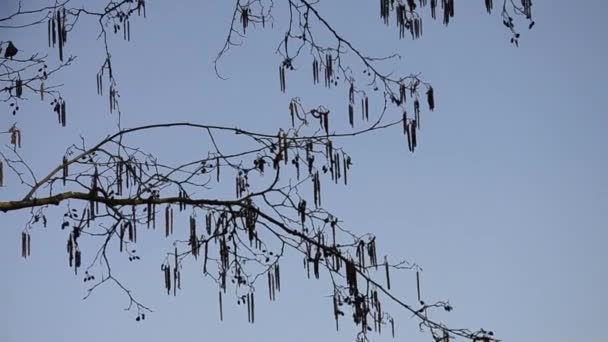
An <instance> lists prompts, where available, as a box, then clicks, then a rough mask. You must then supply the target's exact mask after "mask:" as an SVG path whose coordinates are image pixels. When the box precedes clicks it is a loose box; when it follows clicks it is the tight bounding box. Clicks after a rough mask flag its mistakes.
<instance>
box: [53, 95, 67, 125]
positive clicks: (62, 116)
mask: <svg viewBox="0 0 608 342" xmlns="http://www.w3.org/2000/svg"><path fill="white" fill-rule="evenodd" d="M51 105H52V106H53V111H54V112H55V113H57V121H58V122H59V124H60V125H61V126H63V127H65V125H66V117H67V111H66V103H65V100H64V99H62V98H58V99H55V100H53V101H52V102H51Z"/></svg>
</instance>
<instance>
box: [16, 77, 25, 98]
mask: <svg viewBox="0 0 608 342" xmlns="http://www.w3.org/2000/svg"><path fill="white" fill-rule="evenodd" d="M14 88H15V96H17V97H18V98H21V96H22V95H23V80H22V79H21V77H20V76H17V79H16V80H15V86H14Z"/></svg>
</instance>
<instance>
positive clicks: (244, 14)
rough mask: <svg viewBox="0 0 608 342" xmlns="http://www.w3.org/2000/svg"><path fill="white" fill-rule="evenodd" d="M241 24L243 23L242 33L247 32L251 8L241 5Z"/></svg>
mask: <svg viewBox="0 0 608 342" xmlns="http://www.w3.org/2000/svg"><path fill="white" fill-rule="evenodd" d="M240 10H241V17H240V20H241V24H242V25H243V33H247V27H248V26H249V16H250V15H251V8H249V7H242V8H241V9H240Z"/></svg>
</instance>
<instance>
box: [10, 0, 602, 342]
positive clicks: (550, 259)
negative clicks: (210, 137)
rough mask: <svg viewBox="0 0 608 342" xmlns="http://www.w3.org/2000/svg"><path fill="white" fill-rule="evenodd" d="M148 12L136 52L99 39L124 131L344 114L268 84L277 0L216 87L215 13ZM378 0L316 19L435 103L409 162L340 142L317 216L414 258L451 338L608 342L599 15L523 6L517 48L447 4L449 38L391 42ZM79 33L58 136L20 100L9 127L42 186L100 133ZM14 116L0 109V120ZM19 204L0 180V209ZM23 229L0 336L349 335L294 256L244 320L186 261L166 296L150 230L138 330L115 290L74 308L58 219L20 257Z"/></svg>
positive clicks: (477, 11)
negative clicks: (426, 90) (446, 304)
mask: <svg viewBox="0 0 608 342" xmlns="http://www.w3.org/2000/svg"><path fill="white" fill-rule="evenodd" d="M7 1H8V0H2V5H0V11H2V13H4V11H6V10H7V9H6V8H7V5H6V2H7ZM11 1H12V0H11ZM275 1H276V2H277V3H278V4H279V3H281V2H282V1H280V0H275ZM8 3H10V1H8ZM347 4H348V6H347V7H345V6H346V5H347ZM148 6H149V10H148V19H147V20H146V21H145V22H141V23H139V22H138V23H136V24H134V25H133V26H132V32H131V34H132V38H133V39H132V42H131V43H130V44H128V45H127V44H125V43H124V42H122V40H121V39H116V40H114V41H113V42H112V45H113V49H114V59H115V70H116V73H117V75H118V79H119V82H120V89H121V92H122V94H123V100H122V110H123V113H124V125H125V126H134V125H138V124H144V123H153V122H166V121H186V120H189V121H194V122H200V123H216V124H226V125H229V126H234V125H238V126H239V127H243V128H250V129H258V130H264V131H268V132H275V131H276V128H277V127H278V126H286V125H288V124H289V116H288V113H287V110H286V109H287V104H288V101H289V98H290V96H294V95H298V96H300V97H301V98H302V100H303V102H304V103H305V104H308V105H310V106H312V105H316V104H319V103H323V104H326V105H327V106H328V107H330V108H343V107H344V105H345V103H346V92H345V91H334V92H327V91H325V90H322V89H320V88H318V89H317V88H312V87H311V85H310V83H311V82H310V75H309V73H308V72H304V73H303V74H302V75H300V76H296V77H293V78H294V79H293V80H292V79H289V80H288V82H289V83H288V94H285V95H283V94H281V93H280V92H279V91H278V88H279V85H278V82H277V75H276V69H277V65H278V62H279V57H278V56H276V55H275V54H274V50H275V47H276V44H277V42H278V39H280V36H281V34H282V32H283V31H282V28H283V27H284V23H285V22H284V21H283V20H282V15H281V14H280V13H281V12H278V11H281V10H283V9H284V8H283V7H281V6H278V7H277V12H276V14H275V15H276V16H277V17H278V19H277V22H276V24H275V30H274V31H270V30H259V31H253V30H252V31H251V32H252V34H251V35H250V38H249V39H248V40H247V41H246V43H245V44H244V45H243V46H242V47H240V48H237V49H233V50H232V52H231V53H230V54H228V55H227V56H226V58H225V59H224V60H223V62H222V68H223V70H224V72H225V73H226V74H227V75H228V76H230V77H231V79H230V80H229V81H221V80H219V79H217V78H216V77H215V75H214V73H213V68H212V60H213V58H214V57H215V54H216V53H217V51H218V50H219V49H220V48H221V45H222V42H223V40H224V39H225V34H226V30H227V29H228V24H229V21H228V20H229V18H230V15H231V11H232V5H231V4H230V2H229V1H220V0H213V1H179V2H174V1H149V5H148ZM377 7H378V4H377V1H356V2H353V1H344V0H340V1H338V0H333V1H323V4H322V5H320V6H319V10H320V11H321V12H322V13H324V14H325V16H326V17H327V18H328V19H331V20H332V22H333V23H334V24H335V26H336V28H337V29H338V30H339V31H340V32H342V33H343V35H344V37H345V38H348V39H350V40H351V41H352V42H353V43H354V44H356V45H357V46H359V47H361V49H364V50H366V51H369V52H374V54H376V55H381V54H385V53H391V52H395V51H396V52H399V53H401V54H402V55H403V59H402V60H401V61H400V62H399V63H397V64H395V66H394V68H395V70H399V71H402V72H418V71H420V72H422V73H423V77H424V78H425V79H426V80H428V81H430V82H432V83H433V85H434V87H435V89H436V94H437V110H436V111H435V112H434V113H432V114H430V115H426V116H425V117H424V118H423V119H424V122H423V125H424V126H423V132H422V134H421V137H420V140H421V141H420V144H419V145H420V147H419V149H418V150H417V153H416V154H414V155H411V154H409V153H407V152H406V151H407V146H406V145H405V144H404V143H403V136H402V135H401V134H400V133H399V132H398V129H395V130H392V131H390V132H387V133H386V134H385V133H382V134H375V135H369V136H366V137H363V138H361V139H357V140H353V139H351V140H344V141H343V142H342V144H343V145H344V146H345V148H346V149H347V150H349V151H350V152H351V155H352V156H353V160H354V161H355V163H356V164H355V168H354V169H353V172H352V174H351V175H349V182H350V184H351V185H350V186H349V187H347V188H345V187H342V186H335V187H331V188H330V190H329V189H326V191H325V194H324V196H325V197H324V204H325V205H326V206H327V208H328V209H329V210H332V211H334V212H335V213H336V214H337V215H338V216H339V217H340V218H341V219H343V220H344V221H345V222H346V223H348V224H350V225H351V227H352V229H353V230H355V231H358V232H365V231H372V232H374V233H375V234H376V235H377V236H378V239H379V248H380V249H381V252H382V253H388V254H389V255H392V256H394V257H395V258H397V257H405V258H407V259H408V260H410V261H415V262H417V263H419V264H421V265H422V266H423V267H424V269H425V271H424V277H423V283H424V291H425V295H426V296H428V298H431V299H450V300H451V303H452V305H453V306H454V307H455V310H454V312H453V313H451V314H449V315H447V316H445V318H446V320H447V322H449V323H450V324H451V325H453V326H457V327H470V328H474V329H476V328H479V327H484V328H488V329H493V330H494V331H495V332H496V333H497V334H498V335H499V336H500V337H501V338H503V339H504V340H506V341H518V342H527V341H581V340H586V341H607V340H608V334H607V333H606V329H605V327H604V325H605V323H606V321H608V314H607V313H606V308H608V296H607V295H606V293H605V292H606V290H605V289H606V288H608V252H607V251H606V247H605V246H606V243H607V242H608V232H607V230H608V178H607V176H606V175H608V153H607V152H606V148H607V147H608V138H607V137H606V134H605V131H606V130H607V129H608V115H607V113H606V109H605V108H606V107H605V101H606V90H607V88H606V85H605V82H606V80H607V79H608V68H606V66H605V61H606V60H608V46H607V40H606V28H605V18H604V14H605V13H606V11H608V4H607V3H606V2H605V1H601V0H590V1H580V2H573V1H565V0H555V1H540V0H537V1H535V2H534V11H535V16H536V22H537V25H536V27H535V28H534V30H532V31H525V32H524V35H523V37H522V41H521V44H520V48H518V49H515V48H513V47H512V46H511V45H510V44H509V42H508V35H507V32H506V31H505V30H504V27H503V26H502V24H501V20H500V19H499V17H498V16H497V14H495V15H494V16H491V17H489V16H487V15H485V14H484V13H485V9H484V6H483V2H482V1H475V2H474V3H473V1H459V2H458V3H457V12H458V13H457V16H456V18H455V20H454V21H453V23H452V24H450V27H449V28H448V29H445V28H444V27H443V26H442V25H441V24H440V23H439V22H438V23H434V24H433V25H431V24H430V22H428V23H427V25H426V26H425V35H424V37H423V39H422V40H420V41H415V42H412V41H409V40H403V41H399V40H397V39H396V30H395V28H394V27H390V28H386V27H385V26H384V25H383V24H381V21H380V19H379V18H377V15H376V13H377ZM370 13H373V15H371V16H370ZM81 24H82V25H83V26H82V27H81V30H78V31H77V32H76V33H75V34H74V35H73V36H72V37H71V38H70V41H69V51H70V52H71V53H73V54H75V55H77V56H79V58H78V60H77V62H76V63H75V65H74V67H73V68H71V69H69V70H68V71H66V72H65V73H63V74H62V76H61V77H63V78H62V79H63V80H65V83H66V84H67V86H66V87H65V90H64V91H65V94H66V95H67V97H68V99H69V105H70V117H69V118H68V125H69V127H70V129H60V128H59V127H57V124H56V117H55V116H54V114H53V113H52V112H51V111H50V110H49V109H48V108H47V106H48V105H44V106H38V105H37V104H32V105H25V106H23V110H22V113H20V115H19V116H18V117H17V118H16V119H17V120H18V122H19V125H20V126H21V127H22V129H23V141H24V143H23V145H24V147H23V150H22V152H23V155H24V157H25V158H26V159H27V160H30V161H31V163H32V165H33V166H34V167H35V169H36V170H38V172H39V174H42V172H43V171H45V170H47V169H49V168H50V167H51V166H54V165H56V164H57V163H58V162H60V160H61V156H62V153H63V151H64V150H65V148H66V147H67V146H68V144H70V143H74V142H78V139H79V138H78V136H79V135H80V134H82V135H84V136H85V138H86V139H87V141H88V142H89V143H93V142H94V141H96V140H97V139H98V138H99V137H102V136H104V135H106V134H107V133H110V132H113V130H114V126H113V125H114V121H113V120H114V119H115V117H114V116H110V114H108V112H107V105H106V101H105V100H106V99H105V97H104V98H99V97H97V96H96V95H95V73H96V70H97V67H98V66H99V64H100V63H101V62H102V55H101V50H100V49H101V45H100V44H99V43H97V42H96V41H95V40H94V37H95V36H96V35H95V33H96V31H93V30H94V29H95V26H94V25H95V24H91V25H88V24H86V23H85V22H84V21H83V22H82V23H81ZM45 30H46V29H45V28H40V29H39V32H38V31H29V32H27V33H20V34H17V35H15V34H14V33H13V32H8V31H3V30H0V40H6V39H9V36H10V39H12V40H14V41H15V42H23V41H27V42H28V43H29V44H31V46H44V44H46V32H45ZM36 44H38V45H36ZM165 47H171V49H172V50H174V51H175V52H174V53H172V54H168V53H167V52H166V49H165ZM602 61H604V62H602ZM236 95H238V99H237V98H236ZM203 104H204V105H205V106H204V107H203V106H202V105H203ZM13 121H14V118H13V117H11V115H10V113H7V112H4V109H3V112H1V115H0V127H7V126H8V125H9V124H10V123H12V122H13ZM171 134H173V136H171V139H173V140H174V141H173V142H172V143H171V144H167V143H166V142H159V143H156V144H154V143H151V142H150V141H149V140H141V141H140V142H141V143H142V144H143V143H144V142H145V143H146V144H149V145H146V146H149V150H151V151H157V152H158V153H159V155H160V156H163V157H166V158H168V159H169V160H182V159H185V158H187V157H188V156H189V155H190V154H189V153H201V154H206V146H203V145H201V144H199V143H191V144H190V145H189V146H191V147H189V148H187V149H185V150H184V149H177V148H175V146H176V144H178V143H179V142H188V141H189V140H190V139H193V138H191V137H186V136H184V135H183V134H181V133H180V134H181V135H178V134H175V132H172V133H171ZM43 136H44V137H45V138H44V139H43V138H42V137H43ZM13 184H14V182H13ZM22 194H23V189H20V188H18V187H16V186H12V187H8V188H4V189H2V190H1V191H0V198H1V199H2V200H6V199H12V198H15V197H18V196H22ZM55 212H56V213H57V215H60V214H61V212H60V211H55ZM25 218H26V216H25V213H19V214H15V213H13V214H3V213H0V260H1V261H0V269H1V272H2V273H1V274H2V275H1V276H0V341H8V342H13V341H15V342H17V341H18V342H22V341H23V342H30V341H32V342H33V341H66V342H68V341H81V340H86V341H100V342H101V341H126V340H130V341H167V340H169V339H171V340H174V341H184V340H209V339H214V340H227V341H234V340H245V339H247V340H255V341H257V340H260V341H284V340H293V341H311V340H320V341H324V340H336V341H352V340H353V339H354V334H355V330H354V328H352V325H351V324H349V323H348V322H347V321H346V320H344V322H343V324H342V327H345V329H342V330H341V331H340V332H339V333H336V332H335V329H334V322H333V319H332V312H331V301H330V300H329V299H328V298H326V297H324V296H325V295H327V294H329V290H330V288H329V287H328V286H326V285H327V284H326V283H325V282H323V281H308V280H306V277H305V274H304V273H303V272H302V271H301V269H300V268H301V266H300V264H299V262H300V259H299V257H298V258H296V259H295V260H294V261H295V262H294V264H293V270H292V269H290V268H289V267H287V263H283V264H284V265H285V267H283V266H282V270H285V271H286V272H287V273H286V274H285V275H284V276H282V278H283V279H282V282H283V283H284V286H282V287H283V288H284V290H283V292H281V294H280V295H279V300H278V301H277V302H274V303H266V302H265V301H261V302H260V303H259V304H260V305H257V306H258V308H257V309H258V312H257V313H256V324H255V325H249V324H247V321H246V317H245V316H246V314H245V313H243V312H241V310H237V307H236V306H232V307H229V306H226V308H227V309H226V310H225V312H226V313H225V317H226V318H225V321H224V322H223V323H220V322H219V320H218V312H217V304H216V301H217V293H216V292H217V291H216V287H215V285H214V284H212V283H211V282H209V281H208V280H205V279H202V278H201V277H200V276H198V274H195V272H194V271H195V270H196V268H195V265H191V266H192V267H191V271H192V272H185V273H184V274H185V277H186V279H185V280H184V282H183V284H184V286H183V288H184V290H183V291H182V293H181V294H180V295H179V296H178V297H176V298H174V297H167V296H166V295H164V294H163V284H162V279H161V274H160V272H159V264H160V263H161V261H162V255H163V254H164V252H165V251H166V248H168V247H169V246H170V243H169V242H167V241H165V240H164V239H160V238H159V237H158V236H155V235H154V234H147V235H145V236H143V237H144V238H143V239H140V240H142V243H141V244H142V246H141V247H139V250H140V253H141V256H142V259H144V260H143V261H145V262H141V263H140V264H139V265H134V264H129V263H128V262H118V261H117V262H116V263H115V265H116V270H117V272H120V274H121V275H122V277H123V279H124V280H125V282H126V284H128V285H129V287H130V288H132V289H133V290H134V291H135V293H136V294H137V296H139V298H140V299H142V300H143V301H144V302H145V303H146V304H149V305H151V306H152V307H153V308H154V309H155V311H156V312H155V313H154V314H151V315H149V318H148V319H146V321H145V322H140V323H136V322H135V321H134V320H133V317H134V315H133V314H132V313H126V312H124V311H122V308H123V307H124V305H125V304H126V302H125V298H124V297H123V295H122V293H120V292H119V291H117V290H116V289H114V288H112V287H105V288H103V289H101V290H100V291H99V292H97V293H96V294H95V295H94V296H92V297H91V298H90V299H89V300H87V301H85V302H83V301H82V300H81V298H82V297H83V295H84V294H85V291H86V287H84V285H83V283H82V280H81V278H80V277H74V276H73V273H72V271H71V270H70V269H69V268H68V267H67V262H66V256H65V240H66V236H67V235H66V232H64V231H61V230H60V229H59V225H60V221H59V220H60V216H57V220H51V221H50V225H49V228H47V229H46V230H37V231H36V232H35V233H34V234H33V236H32V243H33V247H32V249H33V250H32V257H31V258H30V259H28V260H27V261H26V260H23V259H22V258H20V252H19V243H20V242H19V239H20V234H21V229H22V225H23V223H24V220H25ZM289 275H291V276H289ZM395 284H399V285H398V286H396V288H397V290H396V291H397V293H398V294H402V295H403V296H405V297H406V298H412V295H413V294H414V292H412V291H411V288H412V285H413V279H412V275H411V274H408V273H404V274H403V275H402V276H401V278H400V279H398V282H396V283H395ZM394 313H395V315H396V316H397V317H398V321H397V322H398V327H397V328H398V334H397V336H398V338H399V339H398V340H408V341H411V340H416V341H418V340H428V336H426V335H422V334H419V333H418V332H417V330H416V329H417V327H416V325H415V324H414V321H412V320H410V319H409V315H407V314H406V313H405V312H403V311H399V310H397V311H395V312H394ZM441 317H444V316H441ZM374 339H375V340H376V341H388V340H390V337H389V336H388V335H386V336H385V335H383V336H380V337H374Z"/></svg>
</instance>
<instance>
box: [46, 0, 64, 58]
mask: <svg viewBox="0 0 608 342" xmlns="http://www.w3.org/2000/svg"><path fill="white" fill-rule="evenodd" d="M47 26H48V28H47V33H48V42H49V47H55V46H57V47H58V50H59V60H60V61H62V62H63V52H64V51H63V49H64V47H65V43H66V42H67V38H68V30H67V28H66V26H67V12H66V10H65V8H57V9H55V11H54V12H53V13H52V14H51V17H50V18H49V20H48V24H47Z"/></svg>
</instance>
